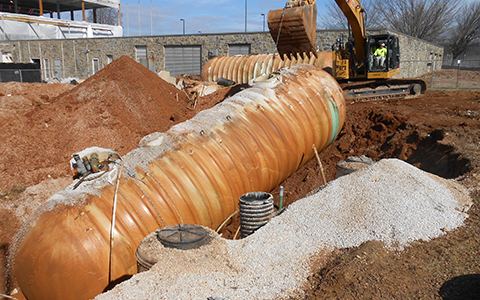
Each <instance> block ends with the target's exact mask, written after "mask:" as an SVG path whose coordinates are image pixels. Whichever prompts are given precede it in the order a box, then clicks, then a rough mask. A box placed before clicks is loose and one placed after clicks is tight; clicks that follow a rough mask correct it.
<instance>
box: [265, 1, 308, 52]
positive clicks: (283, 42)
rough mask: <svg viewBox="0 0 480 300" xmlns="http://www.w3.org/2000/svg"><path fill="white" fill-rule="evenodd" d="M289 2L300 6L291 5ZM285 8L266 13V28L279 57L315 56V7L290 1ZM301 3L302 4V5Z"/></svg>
mask: <svg viewBox="0 0 480 300" xmlns="http://www.w3.org/2000/svg"><path fill="white" fill-rule="evenodd" d="M291 2H297V3H298V2H300V3H301V4H299V5H298V4H297V5H291V4H290V3H291ZM291 2H288V3H287V6H285V8H280V9H277V10H271V11H269V12H268V28H269V29H270V34H271V35H272V38H273V41H274V42H275V44H276V45H277V50H278V53H279V54H280V57H282V59H283V57H284V55H287V57H289V58H292V57H297V55H298V54H299V55H301V56H305V55H307V56H308V57H311V56H312V55H315V56H316V48H315V35H316V29H317V5H316V4H315V3H313V4H304V3H306V2H304V1H291ZM302 2H303V3H302Z"/></svg>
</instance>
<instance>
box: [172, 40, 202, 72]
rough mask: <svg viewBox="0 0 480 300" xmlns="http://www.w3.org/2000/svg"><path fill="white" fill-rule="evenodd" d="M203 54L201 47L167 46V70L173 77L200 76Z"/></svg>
mask: <svg viewBox="0 0 480 300" xmlns="http://www.w3.org/2000/svg"><path fill="white" fill-rule="evenodd" d="M201 52H202V51H201V47H200V46H165V70H166V71H169V72H170V74H171V75H172V76H177V75H182V74H189V75H190V74H198V75H200V72H201V67H202V62H201Z"/></svg>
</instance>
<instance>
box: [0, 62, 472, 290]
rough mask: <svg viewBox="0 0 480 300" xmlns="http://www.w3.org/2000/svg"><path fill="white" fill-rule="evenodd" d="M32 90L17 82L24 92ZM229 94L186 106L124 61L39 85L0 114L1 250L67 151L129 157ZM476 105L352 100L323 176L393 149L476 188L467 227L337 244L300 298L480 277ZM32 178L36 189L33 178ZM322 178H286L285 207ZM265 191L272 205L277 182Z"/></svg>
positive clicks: (433, 94)
mask: <svg viewBox="0 0 480 300" xmlns="http://www.w3.org/2000/svg"><path fill="white" fill-rule="evenodd" d="M475 80H480V78H477V79H475ZM30 87H31V85H29V84H24V86H23V88H24V90H25V91H26V90H28V89H29V88H30ZM0 88H1V86H0ZM35 88H36V87H35ZM237 89H238V87H237ZM0 92H1V91H0ZM233 92H234V91H233V90H231V89H222V90H220V91H219V92H217V93H216V94H213V95H209V96H207V97H203V98H199V99H198V103H197V105H196V107H195V109H193V110H192V108H191V103H192V101H189V99H188V98H186V97H184V95H182V92H179V91H178V90H176V89H175V88H174V87H173V86H170V85H168V84H167V83H165V82H164V81H163V80H161V79H160V78H158V77H157V76H156V75H155V74H153V73H151V72H150V71H148V70H147V69H146V68H144V67H143V66H141V65H139V64H137V63H136V62H134V61H133V60H131V59H128V58H126V57H122V58H120V59H119V60H117V61H114V62H113V63H111V64H110V65H108V66H107V67H105V68H104V69H103V70H102V71H100V72H98V73H97V74H95V75H94V76H93V77H91V78H90V79H89V80H87V81H85V82H84V83H82V84H81V85H79V86H77V87H76V88H73V89H71V90H70V91H68V92H65V93H63V94H62V95H60V96H58V97H56V96H55V93H53V94H48V93H46V95H48V97H49V98H48V99H46V100H45V99H44V100H42V101H43V103H40V104H39V105H31V107H27V108H26V109H24V110H21V109H20V110H18V111H15V112H12V111H10V112H9V113H7V114H6V116H5V114H2V115H0V116H1V117H2V118H5V119H6V120H8V126H7V125H6V124H5V125H4V123H3V122H2V125H1V126H2V132H1V133H0V134H1V139H2V141H4V143H2V145H1V146H0V154H1V156H0V167H1V168H2V170H3V172H2V175H1V176H2V177H1V181H0V190H1V192H0V194H1V195H0V196H1V197H2V198H1V200H0V226H1V227H0V229H1V230H2V234H1V241H0V242H1V245H2V248H1V250H2V254H3V255H6V254H7V253H8V247H9V243H10V240H11V237H12V236H13V234H14V233H15V232H16V230H17V228H18V226H19V225H20V221H19V220H20V219H22V218H24V217H25V216H19V215H18V211H19V210H18V209H17V208H16V207H22V206H26V203H25V202H26V201H31V200H32V199H33V198H32V196H31V195H37V193H38V195H41V197H40V196H39V199H37V200H35V201H38V203H39V204H40V203H41V202H42V201H45V200H46V199H47V198H48V195H49V194H53V193H54V192H56V191H59V190H61V189H63V188H64V186H65V185H67V184H69V183H70V182H71V178H70V177H69V176H70V170H69V168H68V160H69V159H70V155H71V154H72V153H73V152H75V151H78V150H82V149H84V148H87V147H90V146H100V147H106V148H111V149H113V150H116V151H119V152H120V154H125V153H127V152H129V151H130V150H132V149H134V148H136V147H137V145H138V141H139V140H140V138H142V137H143V136H144V135H146V134H148V133H151V132H154V131H165V130H167V129H168V128H169V127H170V126H172V125H173V124H175V123H178V122H181V121H184V120H186V119H187V118H190V117H192V116H193V115H194V114H195V113H196V112H197V111H198V110H199V109H206V108H209V107H211V106H212V105H214V104H215V103H217V102H219V101H222V100H223V99H224V98H225V97H226V96H228V95H230V94H231V93H233ZM2 93H3V92H2ZM177 95H178V99H179V100H178V101H177V100H176V99H177ZM5 97H6V96H1V97H0V101H5V100H4V99H5ZM0 104H1V105H3V102H0ZM0 107H2V106H0ZM479 112H480V91H438V90H429V91H427V94H426V95H424V96H422V97H420V98H417V99H409V100H394V101H382V102H367V103H355V104H349V105H347V121H346V124H345V126H344V128H343V130H342V132H341V133H340V135H339V138H338V139H337V140H336V141H335V142H334V143H333V144H332V145H330V146H329V147H328V148H327V149H326V150H325V151H323V152H322V153H320V158H321V161H322V164H323V167H324V169H325V171H326V176H327V180H328V181H330V180H333V179H334V178H335V172H336V163H337V162H338V161H340V160H342V159H345V158H346V157H348V156H353V155H362V154H365V155H367V156H369V157H371V158H372V159H374V160H379V159H381V158H388V157H398V158H400V159H403V160H406V161H408V162H410V163H412V164H414V165H416V166H418V167H420V168H422V169H424V170H427V171H429V172H432V173H435V174H437V175H440V176H442V177H445V178H457V180H459V181H460V182H461V183H463V184H464V185H466V186H467V187H469V188H471V189H472V195H473V196H474V197H475V198H474V206H473V207H472V209H471V211H470V218H469V219H468V221H467V224H466V226H464V227H462V228H460V229H457V230H454V231H453V232H449V233H448V234H447V235H445V236H442V237H440V238H437V239H435V240H433V241H430V242H418V243H414V245H413V246H412V247H407V248H406V249H405V251H401V252H389V251H387V250H385V249H384V248H383V245H382V244H378V243H366V244H364V245H362V246H360V247H358V248H352V249H340V250H338V251H337V253H336V255H335V256H334V257H332V259H331V260H330V261H328V263H326V264H325V263H323V264H319V263H316V262H312V266H311V267H312V270H314V271H315V275H314V276H312V277H311V278H310V279H309V280H310V281H309V285H308V286H306V287H305V293H306V296H305V299H327V298H333V299H335V298H337V299H357V298H360V299H372V298H374V299H377V298H394V299H400V298H401V299H413V298H429V299H440V290H441V289H442V288H443V291H442V293H443V294H445V293H447V294H448V293H450V294H452V293H454V292H455V291H457V290H458V287H464V286H465V285H467V287H468V284H471V283H472V282H473V283H478V286H480V281H478V278H477V277H475V276H473V277H472V276H467V277H461V276H464V275H478V274H480V255H479V254H480V238H479V237H480V217H479V202H480V199H479V195H480V192H478V189H479V188H478V186H479V185H478V184H479V182H480V175H479V170H480V161H479V160H480V150H479V149H480V114H479ZM6 157H8V159H9V160H6V159H5V158H6ZM48 175H50V176H51V178H49V177H48ZM57 177H58V179H55V178H57ZM52 178H53V179H52ZM7 179H8V180H7ZM55 180H60V181H55ZM38 183H40V185H37V187H36V188H37V189H36V190H35V189H34V188H35V187H32V185H34V184H38ZM322 184H323V180H322V177H321V175H320V169H319V166H318V163H317V161H316V160H311V161H310V162H308V163H307V164H306V165H305V166H303V167H302V168H300V169H299V170H298V171H297V172H296V173H295V174H294V175H292V176H291V177H290V178H288V179H287V180H285V181H284V182H283V183H282V184H281V185H283V186H284V187H285V204H286V205H288V204H290V203H292V202H294V201H296V200H297V199H300V198H301V197H303V196H305V195H306V194H307V193H309V192H310V191H312V190H314V189H316V188H318V187H319V186H321V185H322ZM27 187H28V188H27ZM25 188H27V189H26V190H25ZM41 191H43V194H41ZM271 192H272V194H274V197H275V200H276V201H278V189H275V190H274V191H271ZM6 197H8V198H6ZM277 203H278V202H277ZM7 208H8V209H7ZM16 209H17V210H16ZM29 213H31V210H27V211H26V213H25V214H26V215H28V214H29ZM236 224H238V220H234V222H233V223H232V224H230V225H229V226H227V228H225V229H224V230H223V231H222V233H223V235H224V236H225V237H232V236H233V234H234V233H235V231H236V227H235V225H236ZM1 263H2V264H4V263H5V259H4V257H3V259H2V261H1ZM2 267H3V265H2ZM2 271H3V270H2ZM2 273H3V272H2ZM7 277H8V274H7ZM457 278H459V279H457ZM7 279H8V278H7ZM464 279H465V280H464ZM475 280H477V281H475ZM1 284H2V286H1V289H2V290H6V289H7V288H8V289H11V288H13V287H12V286H9V283H8V282H2V283H1ZM462 284H463V285H462ZM443 286H446V287H443ZM470 290H472V289H470ZM0 292H1V291H0ZM445 299H447V298H445ZM450 299H452V298H450ZM453 299H462V298H453Z"/></svg>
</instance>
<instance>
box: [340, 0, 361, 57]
mask: <svg viewBox="0 0 480 300" xmlns="http://www.w3.org/2000/svg"><path fill="white" fill-rule="evenodd" d="M335 2H336V3H337V5H338V7H340V9H341V10H342V12H343V14H344V15H345V17H347V20H348V25H349V27H350V28H351V29H352V35H353V39H354V43H355V59H356V60H357V62H361V61H362V60H363V58H364V57H365V45H364V36H365V20H364V15H363V14H364V10H363V8H362V5H361V4H360V1H358V0H335Z"/></svg>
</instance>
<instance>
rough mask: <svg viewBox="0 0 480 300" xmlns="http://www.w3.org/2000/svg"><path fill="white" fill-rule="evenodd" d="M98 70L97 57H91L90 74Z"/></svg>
mask: <svg viewBox="0 0 480 300" xmlns="http://www.w3.org/2000/svg"><path fill="white" fill-rule="evenodd" d="M99 70H100V65H99V63H98V58H93V59H92V71H93V73H92V74H95V73H97V72H98V71H99Z"/></svg>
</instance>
